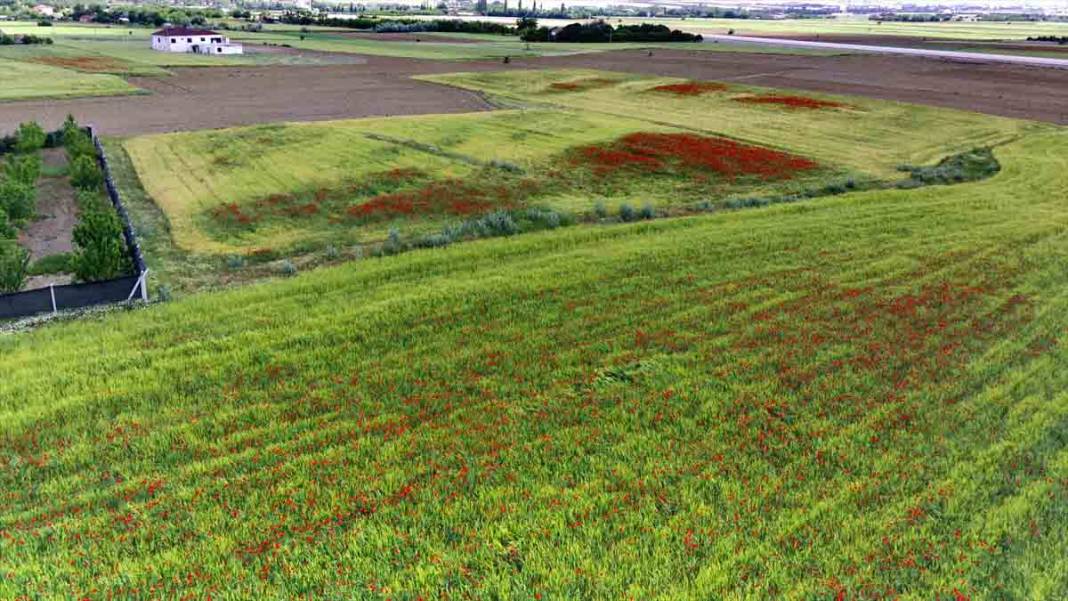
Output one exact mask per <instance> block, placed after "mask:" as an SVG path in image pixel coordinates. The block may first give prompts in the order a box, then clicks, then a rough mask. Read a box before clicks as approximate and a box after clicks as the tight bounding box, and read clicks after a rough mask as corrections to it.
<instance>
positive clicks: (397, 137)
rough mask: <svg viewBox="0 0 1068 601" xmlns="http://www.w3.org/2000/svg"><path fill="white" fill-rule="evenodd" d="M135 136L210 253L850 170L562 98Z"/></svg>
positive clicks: (162, 199)
mask: <svg viewBox="0 0 1068 601" xmlns="http://www.w3.org/2000/svg"><path fill="white" fill-rule="evenodd" d="M126 148H127V151H128V152H129V154H130V156H131V158H132V159H133V162H134V164H135V166H136V167H137V169H138V171H139V173H140V177H141V181H142V182H143V184H144V186H145V189H146V190H148V192H149V193H150V194H151V195H152V196H153V197H154V198H155V199H156V200H157V202H158V203H159V204H160V206H161V207H163V209H164V211H165V212H166V213H167V214H168V217H169V218H170V220H171V224H172V232H173V233H174V235H175V238H176V241H177V242H178V243H179V245H180V246H183V247H184V248H186V249H187V250H190V251H200V252H245V253H247V252H262V251H263V250H264V249H271V250H272V251H282V250H285V249H287V248H290V247H293V246H305V247H307V246H309V245H310V246H312V247H314V246H315V245H317V244H319V245H321V244H324V243H327V242H329V243H333V244H351V243H354V242H356V241H358V240H361V239H362V240H365V241H374V240H381V239H384V238H385V237H386V235H387V234H388V233H389V232H390V230H391V229H392V228H394V227H400V228H402V229H404V230H405V233H426V232H430V231H434V230H436V229H440V228H441V227H443V226H444V225H446V224H447V223H448V222H449V220H450V219H451V220H455V219H459V218H467V217H474V216H479V215H484V214H486V213H489V212H492V211H499V210H519V209H526V208H532V207H540V208H547V209H554V210H559V211H564V212H567V213H569V214H572V215H574V214H578V215H582V214H588V213H592V212H593V210H594V208H595V206H597V205H599V204H604V205H606V207H605V210H611V211H613V212H614V211H615V210H616V208H617V207H621V206H622V205H623V204H626V203H630V204H631V205H632V208H640V207H642V206H645V205H648V207H649V208H648V209H646V210H647V212H648V211H652V210H654V209H655V210H670V209H674V208H679V209H682V208H683V207H684V206H685V205H686V204H692V203H695V202H698V201H703V200H706V199H709V198H711V199H713V200H714V199H717V198H726V197H729V196H731V195H739V194H746V193H769V192H770V191H772V190H777V189H779V188H782V190H780V191H781V192H783V193H785V192H787V191H791V190H795V189H799V188H801V187H804V186H806V185H809V186H818V185H822V183H823V182H824V180H825V179H827V178H830V177H834V176H840V177H846V175H847V174H846V173H845V172H843V171H841V170H839V169H838V168H837V167H836V166H834V165H818V164H817V163H816V162H814V161H811V160H808V159H805V158H803V157H800V156H794V155H792V154H789V153H784V152H781V151H778V150H773V149H767V148H762V147H757V146H754V145H750V144H744V143H741V142H737V141H734V140H728V139H723V138H719V137H714V136H704V135H698V134H691V133H684V132H681V131H673V130H672V129H671V128H664V127H662V126H657V125H654V124H651V123H649V122H645V121H638V120H628V119H619V118H616V117H611V118H609V117H605V116H599V115H596V114H591V113H584V112H563V111H559V110H549V111H545V110H524V111H500V112H494V113H484V114H472V115H456V116H427V117H414V118H403V119H401V118H396V119H373V120H359V121H348V122H336V123H331V124H300V125H297V124H289V125H275V126H258V127H252V128H238V129H233V130H223V131H214V132H202V133H193V134H173V135H164V136H150V137H143V138H135V139H132V140H129V141H128V142H127V143H126ZM313 157H315V158H314V159H313ZM177 174H196V176H195V177H188V176H187V175H177ZM784 186H785V187H784Z"/></svg>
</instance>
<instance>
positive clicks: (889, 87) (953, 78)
mask: <svg viewBox="0 0 1068 601" xmlns="http://www.w3.org/2000/svg"><path fill="white" fill-rule="evenodd" d="M561 67H588V68H594V69H607V70H617V71H627V72H636V73H649V74H657V75H667V76H676V77H685V78H692V79H701V80H719V81H734V82H740V83H747V84H753V85H760V86H768V87H779V88H792V89H799V90H810V91H816V92H827V93H839V94H856V95H860V96H868V97H872V98H880V99H886V100H898V101H904V102H913V103H919V104H929V105H935V106H944V107H950V108H958V109H965V110H972V111H977V112H983V113H989V114H993V115H1002V116H1007V117H1016V118H1023V119H1034V120H1038V121H1048V122H1053V123H1061V124H1068V77H1065V75H1064V72H1063V71H1058V70H1056V69H1046V68H1039V67H1025V66H1019V65H999V64H976V63H957V62H952V61H947V60H937V59H930V58H919V57H902V56H880V55H864V54H851V55H839V56H806V55H790V54H764V53H761V54H755V53H745V52H723V53H717V52H707V51H682V50H662V49H658V50H654V51H653V52H652V55H651V56H649V53H648V52H647V51H644V50H635V51H619V52H602V53H594V54H584V55H571V56H560V57H543V58H530V59H513V60H512V62H511V64H510V65H504V64H501V63H499V62H488V61H465V62H463V63H462V64H458V63H454V62H448V61H421V60H414V59H402V58H390V57H377V56H369V57H366V58H365V59H363V60H361V61H360V63H359V64H343V65H329V66H264V67H235V68H222V67H217V68H212V69H195V68H186V69H174V71H175V75H174V76H172V77H165V78H132V79H131V82H132V83H133V84H134V85H137V86H139V87H142V88H144V89H146V90H148V91H150V92H151V94H148V95H141V96H124V97H123V96H120V97H106V98H84V99H73V100H50V101H30V102H12V103H3V104H0V131H11V130H13V129H14V128H15V127H16V126H17V124H18V123H20V122H23V121H26V120H28V119H36V120H38V121H40V122H42V123H43V124H44V125H46V126H48V127H56V126H58V125H59V124H60V123H61V122H62V120H63V118H64V117H65V116H66V115H67V114H68V113H71V114H73V115H74V116H75V117H76V118H78V120H79V121H81V122H83V123H91V124H93V125H95V126H96V127H98V128H99V130H100V131H102V132H106V134H108V135H127V134H141V133H157V132H167V131H177V130H197V129H207V128H216V127H227V126H234V125H249V124H255V123H265V122H278V121H317V120H327V119H344V118H357V117H370V116H389V115H411V114H423V113H459V112H470V111H479V110H489V109H491V108H492V105H491V104H490V103H489V102H487V101H486V100H485V99H484V98H482V97H480V96H479V95H477V94H474V93H472V92H468V91H464V90H459V89H454V88H449V87H446V86H438V85H434V84H430V83H425V82H420V81H414V80H412V79H411V78H410V76H411V75H416V74H426V73H449V72H456V71H481V70H497V69H530V68H561Z"/></svg>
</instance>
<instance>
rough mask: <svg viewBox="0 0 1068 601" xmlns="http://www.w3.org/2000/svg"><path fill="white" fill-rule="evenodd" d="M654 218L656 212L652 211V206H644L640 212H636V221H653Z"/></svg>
mask: <svg viewBox="0 0 1068 601" xmlns="http://www.w3.org/2000/svg"><path fill="white" fill-rule="evenodd" d="M655 217H656V211H655V210H653V205H651V204H648V203H646V204H644V205H642V208H641V210H640V211H638V219H653V218H655Z"/></svg>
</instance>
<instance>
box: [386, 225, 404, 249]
mask: <svg viewBox="0 0 1068 601" xmlns="http://www.w3.org/2000/svg"><path fill="white" fill-rule="evenodd" d="M402 250H404V242H403V241H402V240H401V235H400V230H398V229H397V228H395V227H391V228H389V236H387V237H386V241H385V243H383V244H382V252H383V253H384V254H387V255H394V254H397V253H399V252H401V251H402Z"/></svg>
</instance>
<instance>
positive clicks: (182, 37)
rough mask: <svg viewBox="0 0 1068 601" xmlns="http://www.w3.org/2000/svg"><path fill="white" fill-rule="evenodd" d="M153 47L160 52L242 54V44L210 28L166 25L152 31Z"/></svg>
mask: <svg viewBox="0 0 1068 601" xmlns="http://www.w3.org/2000/svg"><path fill="white" fill-rule="evenodd" d="M152 49H153V50H156V51H158V52H192V53H196V54H212V55H223V54H242V53H243V52H244V48H242V46H241V44H233V43H231V42H230V38H228V37H226V36H224V35H222V34H220V33H217V32H214V31H211V30H210V29H193V28H190V27H165V28H163V29H160V30H159V31H155V32H153V33H152Z"/></svg>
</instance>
